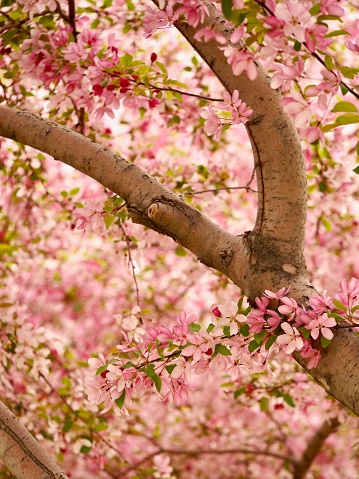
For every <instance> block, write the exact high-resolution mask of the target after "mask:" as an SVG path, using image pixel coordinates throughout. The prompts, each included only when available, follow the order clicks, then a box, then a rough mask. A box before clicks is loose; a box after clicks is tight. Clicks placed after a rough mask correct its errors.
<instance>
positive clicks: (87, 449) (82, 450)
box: [80, 446, 92, 454]
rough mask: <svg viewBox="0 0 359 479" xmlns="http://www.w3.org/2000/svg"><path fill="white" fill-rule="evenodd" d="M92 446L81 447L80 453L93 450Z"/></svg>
mask: <svg viewBox="0 0 359 479" xmlns="http://www.w3.org/2000/svg"><path fill="white" fill-rule="evenodd" d="M91 449H92V448H91V447H88V446H82V447H81V449H80V453H81V454H87V453H89V452H90V451H91Z"/></svg>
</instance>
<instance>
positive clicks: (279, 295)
mask: <svg viewBox="0 0 359 479" xmlns="http://www.w3.org/2000/svg"><path fill="white" fill-rule="evenodd" d="M289 290H290V286H289V288H281V289H280V290H279V291H277V292H276V293H273V291H269V289H266V290H265V291H264V296H265V297H266V298H269V299H280V298H283V296H285V295H286V294H287V293H288V292H289ZM267 304H268V303H267Z"/></svg>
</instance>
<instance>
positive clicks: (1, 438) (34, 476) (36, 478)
mask: <svg viewBox="0 0 359 479" xmlns="http://www.w3.org/2000/svg"><path fill="white" fill-rule="evenodd" d="M0 459H1V460H2V461H3V462H4V463H5V464H6V466H7V468H8V469H9V470H10V472H11V473H12V474H13V475H14V476H15V477H16V478H17V479H68V477H67V476H66V474H64V473H63V472H62V471H61V469H60V468H59V466H58V465H57V464H56V463H55V462H54V461H53V460H52V459H51V457H50V456H48V455H47V453H46V452H45V450H44V449H43V447H42V446H41V445H40V444H39V443H38V442H37V441H36V439H35V438H34V437H33V436H32V435H31V434H30V433H29V431H28V430H27V429H26V428H25V427H24V426H23V425H22V424H21V423H20V421H19V420H18V419H17V417H16V416H14V414H13V413H12V412H11V411H10V410H9V409H8V408H7V407H6V406H5V404H3V403H2V402H1V401H0Z"/></svg>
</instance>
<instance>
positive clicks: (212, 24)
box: [153, 0, 313, 298]
mask: <svg viewBox="0 0 359 479" xmlns="http://www.w3.org/2000/svg"><path fill="white" fill-rule="evenodd" d="M153 2H154V3H155V4H156V5H157V6H158V0H153ZM207 8H208V10H209V13H210V15H209V16H206V18H205V21H204V23H202V24H201V25H199V26H198V28H196V29H194V28H193V27H191V26H190V25H188V24H187V23H185V22H180V21H177V22H175V26H176V28H177V29H178V30H179V31H180V32H181V34H182V35H183V36H184V37H185V38H186V40H187V41H188V42H189V43H190V44H191V45H192V47H193V48H194V49H195V50H196V51H197V53H198V54H199V55H200V56H201V57H202V59H203V60H204V61H205V62H206V63H207V65H208V66H209V67H210V68H211V70H212V71H213V73H214V74H215V76H216V77H217V78H218V79H219V81H220V82H221V83H222V84H223V86H224V87H225V88H226V90H228V91H229V92H231V93H232V92H233V91H234V90H235V89H237V90H238V91H239V95H240V98H241V99H242V100H243V101H244V102H245V103H246V104H247V105H248V106H250V107H251V108H252V109H253V115H252V117H251V121H249V122H248V123H247V124H246V128H247V131H248V135H249V138H250V141H251V144H252V148H253V154H254V160H255V168H256V175H257V183H258V213H257V220H256V225H255V228H254V230H253V231H252V232H251V234H250V235H248V236H247V237H246V238H245V243H246V245H247V247H248V249H249V251H250V257H249V263H250V264H249V268H248V271H247V273H246V276H250V277H251V285H250V286H249V285H248V286H249V287H248V289H247V290H246V293H247V294H248V295H249V296H250V297H255V296H258V295H260V294H261V293H262V291H263V282H265V284H266V288H268V289H271V288H273V289H276V288H277V289H279V288H280V287H282V286H283V285H284V284H291V286H292V288H291V291H292V294H293V293H294V295H295V296H296V297H298V298H300V297H301V296H302V297H303V296H308V294H309V296H310V295H311V294H312V293H313V290H311V289H310V282H309V280H308V276H307V271H306V267H305V259H304V233H305V218H306V201H307V185H306V176H305V168H304V160H303V155H302V150H301V146H300V142H299V138H298V134H297V131H296V129H295V126H294V124H293V121H292V119H291V118H290V117H289V115H287V114H286V113H285V112H284V111H283V108H282V107H281V105H280V103H279V101H280V93H279V91H275V90H273V89H272V88H271V86H270V79H269V78H267V76H266V72H265V71H264V69H263V68H262V67H261V65H259V64H258V65H257V67H258V76H257V78H256V80H254V81H252V80H249V79H248V77H247V75H246V73H243V74H242V75H240V76H235V75H234V74H233V70H232V67H231V66H230V65H229V64H228V62H227V58H226V57H225V55H224V52H223V45H220V44H219V43H217V42H216V40H214V39H212V40H210V41H208V42H206V43H204V42H200V41H197V40H195V38H194V36H195V33H196V31H197V30H198V29H199V28H205V27H208V28H211V29H213V30H214V31H215V32H217V33H220V34H221V35H222V36H223V37H224V38H225V39H226V40H227V46H231V47H233V48H237V49H240V50H245V49H246V46H245V45H244V43H243V42H241V41H240V42H238V43H237V44H235V45H234V44H233V43H231V42H230V36H231V33H232V32H233V28H230V27H228V24H227V21H226V20H225V19H224V17H223V16H222V15H221V14H220V13H218V11H217V10H216V7H215V6H214V5H212V4H207Z"/></svg>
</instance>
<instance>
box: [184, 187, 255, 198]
mask: <svg viewBox="0 0 359 479" xmlns="http://www.w3.org/2000/svg"><path fill="white" fill-rule="evenodd" d="M220 190H246V191H253V193H257V190H253V188H250V187H249V186H247V185H246V186H223V187H221V188H213V189H208V190H202V191H185V192H184V193H182V194H183V195H186V196H193V195H201V194H202V193H215V192H216V191H220Z"/></svg>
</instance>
